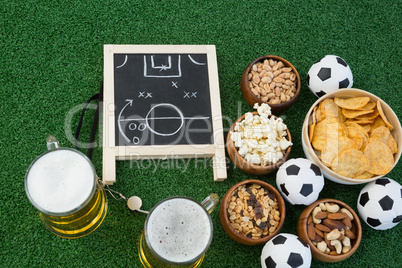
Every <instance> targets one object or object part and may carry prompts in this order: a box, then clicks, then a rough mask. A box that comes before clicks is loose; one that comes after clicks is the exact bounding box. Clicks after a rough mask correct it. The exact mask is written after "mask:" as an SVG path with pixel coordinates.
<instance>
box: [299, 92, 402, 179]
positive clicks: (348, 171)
mask: <svg viewBox="0 0 402 268" xmlns="http://www.w3.org/2000/svg"><path fill="white" fill-rule="evenodd" d="M302 144H303V150H304V153H305V155H306V157H307V158H308V159H310V160H311V161H313V162H314V163H315V164H317V165H318V166H319V167H320V168H321V170H322V171H323V173H324V176H325V177H326V178H328V179H330V180H332V181H334V182H337V183H342V184H361V183H367V182H370V181H374V180H376V179H378V178H381V177H382V176H384V175H385V174H388V173H389V172H390V171H391V170H392V169H393V168H394V167H395V166H396V165H397V163H398V161H399V158H400V157H401V153H402V150H401V146H402V130H401V123H400V122H399V120H398V117H397V115H396V114H395V112H394V111H393V110H392V109H391V107H389V106H388V105H387V104H386V103H385V102H384V101H383V100H381V99H380V98H379V97H377V96H375V95H373V94H371V93H369V92H367V91H364V90H360V89H354V88H347V89H340V90H337V91H334V92H331V93H328V94H326V95H324V96H323V97H321V98H319V99H318V100H317V101H316V102H315V103H314V104H313V105H312V107H311V108H310V110H309V111H308V113H307V115H306V118H305V120H304V124H303V130H302Z"/></svg>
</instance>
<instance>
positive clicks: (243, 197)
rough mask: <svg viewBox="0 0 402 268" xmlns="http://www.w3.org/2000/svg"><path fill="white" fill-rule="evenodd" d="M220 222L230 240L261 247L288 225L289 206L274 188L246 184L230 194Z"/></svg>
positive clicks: (222, 206)
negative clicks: (284, 225) (286, 205)
mask: <svg viewBox="0 0 402 268" xmlns="http://www.w3.org/2000/svg"><path fill="white" fill-rule="evenodd" d="M219 218H220V221H221V224H222V227H223V229H224V230H225V232H226V233H227V234H228V236H229V237H230V238H232V239H233V240H235V241H236V242H238V243H241V244H244V245H250V246H253V245H258V244H262V243H266V242H267V241H268V240H270V239H271V238H272V237H274V236H275V235H277V234H278V233H279V231H280V229H281V228H282V226H283V223H284V221H285V202H284V201H283V198H282V196H281V194H280V193H279V192H278V191H277V190H276V189H275V187H273V186H272V185H270V184H268V183H266V182H264V181H260V180H245V181H242V182H239V183H237V184H235V185H233V186H232V187H231V188H230V189H229V190H228V191H227V192H226V194H225V195H224V197H223V198H222V201H221V204H220V207H219Z"/></svg>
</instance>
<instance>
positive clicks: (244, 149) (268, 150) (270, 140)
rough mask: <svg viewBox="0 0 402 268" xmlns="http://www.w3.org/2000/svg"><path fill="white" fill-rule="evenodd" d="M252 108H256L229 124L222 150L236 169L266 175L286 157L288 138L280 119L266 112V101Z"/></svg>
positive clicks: (286, 129) (289, 148) (287, 130)
mask: <svg viewBox="0 0 402 268" xmlns="http://www.w3.org/2000/svg"><path fill="white" fill-rule="evenodd" d="M254 107H255V108H257V111H254V112H248V113H246V114H244V115H242V116H241V117H239V118H238V119H237V120H236V121H235V122H234V123H233V124H232V126H231V127H230V129H229V132H228V135H227V139H226V150H227V152H228V155H229V157H230V159H231V160H232V162H233V163H234V164H235V165H236V167H237V168H239V169H240V170H242V171H244V172H246V173H250V174H253V175H266V174H269V173H272V172H274V171H276V170H277V169H278V168H279V167H280V166H281V165H282V164H283V163H285V162H286V160H288V158H289V156H290V151H291V148H292V145H293V143H292V137H291V135H290V131H289V129H288V128H287V126H286V124H285V123H284V121H283V120H282V118H280V117H277V116H275V115H271V114H270V110H269V106H268V105H267V104H262V105H261V106H259V105H258V104H256V105H255V106H254ZM267 107H268V108H267Z"/></svg>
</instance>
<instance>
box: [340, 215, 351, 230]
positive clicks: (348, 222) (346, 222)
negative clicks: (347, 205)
mask: <svg viewBox="0 0 402 268" xmlns="http://www.w3.org/2000/svg"><path fill="white" fill-rule="evenodd" d="M342 222H343V223H344V224H345V225H346V227H348V228H352V222H351V221H350V218H349V217H346V218H344V219H343V220H342Z"/></svg>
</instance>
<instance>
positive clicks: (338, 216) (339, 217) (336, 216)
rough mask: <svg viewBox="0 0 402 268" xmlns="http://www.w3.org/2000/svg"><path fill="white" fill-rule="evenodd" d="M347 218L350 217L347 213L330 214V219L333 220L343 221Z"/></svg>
mask: <svg viewBox="0 0 402 268" xmlns="http://www.w3.org/2000/svg"><path fill="white" fill-rule="evenodd" d="M346 217H348V215H346V214H345V213H340V212H336V213H329V214H328V219H332V220H342V219H344V218H346Z"/></svg>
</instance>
